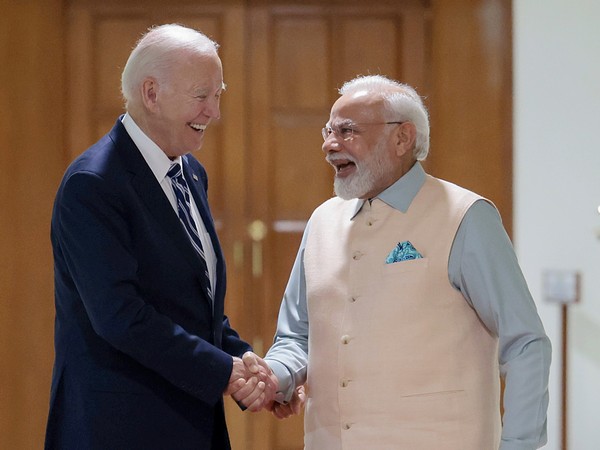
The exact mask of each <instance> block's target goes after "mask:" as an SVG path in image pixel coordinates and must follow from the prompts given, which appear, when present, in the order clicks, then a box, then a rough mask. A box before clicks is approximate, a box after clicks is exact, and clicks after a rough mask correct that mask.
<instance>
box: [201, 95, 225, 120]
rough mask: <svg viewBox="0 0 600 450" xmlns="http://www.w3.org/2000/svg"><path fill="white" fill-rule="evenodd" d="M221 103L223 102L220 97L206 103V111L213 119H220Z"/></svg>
mask: <svg viewBox="0 0 600 450" xmlns="http://www.w3.org/2000/svg"><path fill="white" fill-rule="evenodd" d="M220 103H221V102H220V100H219V99H218V98H214V99H212V100H210V101H209V102H208V103H207V105H206V109H205V111H204V113H205V114H206V115H207V116H208V117H210V118H211V119H219V118H220V117H221V106H220Z"/></svg>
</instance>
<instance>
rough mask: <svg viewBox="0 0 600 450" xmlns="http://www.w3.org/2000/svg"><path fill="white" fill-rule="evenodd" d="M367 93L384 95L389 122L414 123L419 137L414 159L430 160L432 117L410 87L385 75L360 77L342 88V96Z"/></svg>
mask: <svg viewBox="0 0 600 450" xmlns="http://www.w3.org/2000/svg"><path fill="white" fill-rule="evenodd" d="M361 90H365V91H368V92H372V93H374V94H378V95H381V97H382V98H383V101H384V105H385V109H386V112H387V113H388V114H390V118H389V119H390V120H398V121H406V122H412V123H414V124H415V127H416V129H417V138H416V142H415V149H414V156H415V158H416V159H417V160H418V161H422V160H424V159H425V158H427V154H428V153H429V115H428V113H427V108H425V105H424V104H423V100H422V99H421V97H420V96H419V94H418V93H417V91H416V90H415V89H414V88H413V87H411V86H409V85H408V84H404V83H400V82H398V81H395V80H392V79H390V78H387V77H385V76H383V75H366V76H359V77H356V78H354V79H353V80H350V81H347V82H346V83H344V85H343V86H342V87H341V88H340V89H339V93H340V95H344V94H351V93H354V92H357V91H361Z"/></svg>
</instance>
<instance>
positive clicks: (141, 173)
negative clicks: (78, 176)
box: [109, 120, 210, 302]
mask: <svg viewBox="0 0 600 450" xmlns="http://www.w3.org/2000/svg"><path fill="white" fill-rule="evenodd" d="M109 135H110V138H111V139H112V140H113V142H114V143H115V145H116V147H117V148H119V151H120V154H121V157H122V160H123V163H124V165H125V167H126V169H127V170H128V171H129V173H130V174H131V185H132V187H133V188H134V190H135V191H136V193H137V195H138V196H139V197H140V199H141V200H142V202H143V203H144V204H145V205H146V208H147V209H148V211H150V213H151V214H152V216H153V217H154V219H155V220H156V222H158V223H159V224H160V226H161V227H162V228H163V230H164V234H165V236H166V239H167V240H169V241H170V242H171V243H172V245H173V246H174V247H175V248H177V249H178V250H179V251H180V252H181V253H182V255H183V256H184V258H185V260H186V261H187V262H188V263H189V264H190V266H191V267H192V269H193V270H194V271H195V272H196V273H197V274H198V278H199V279H200V281H204V279H203V276H201V274H202V272H201V270H203V269H202V267H204V263H203V262H202V260H201V259H200V256H199V255H198V254H197V253H196V251H195V250H194V248H193V247H192V245H191V244H190V239H189V237H188V235H187V234H186V232H185V229H184V228H183V226H182V225H181V222H180V220H179V217H178V216H177V214H176V213H175V211H174V210H173V207H172V206H171V203H170V202H169V200H168V199H167V197H166V196H165V193H164V191H163V190H162V187H161V186H160V184H159V183H158V182H157V180H156V177H155V176H154V174H153V173H152V170H150V167H148V164H146V161H145V160H144V157H143V156H142V154H141V153H140V151H139V150H138V148H137V147H136V145H135V144H134V143H133V141H132V140H131V138H130V137H129V134H127V131H126V130H125V127H124V126H123V124H122V123H121V121H120V120H118V121H117V124H116V125H115V126H114V127H113V129H112V130H111V132H110V134H109ZM203 294H204V296H205V297H206V299H207V301H209V302H210V299H209V298H208V294H206V293H205V292H203Z"/></svg>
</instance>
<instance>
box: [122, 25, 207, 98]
mask: <svg viewBox="0 0 600 450" xmlns="http://www.w3.org/2000/svg"><path fill="white" fill-rule="evenodd" d="M218 48H219V44H217V43H216V42H214V41H213V40H212V39H210V38H208V37H207V36H206V35H204V34H202V33H200V32H199V31H196V30H193V29H191V28H187V27H184V26H182V25H178V24H166V25H160V26H154V27H151V28H149V29H148V31H147V32H146V33H145V34H144V35H143V36H142V37H141V39H140V40H139V41H138V42H137V44H136V46H135V48H134V49H133V51H132V52H131V54H130V55H129V59H128V60H127V63H126V64H125V68H124V69H123V73H122V74H121V93H122V94H123V98H124V99H125V107H126V108H128V106H129V104H130V103H131V102H132V101H135V100H136V95H139V94H138V92H139V87H140V85H141V83H142V82H143V80H144V78H146V77H148V76H153V77H155V78H157V79H158V81H159V82H162V83H166V82H167V80H168V75H169V71H170V70H171V69H172V67H173V65H174V64H176V63H177V61H178V60H180V58H181V57H182V55H184V54H212V53H216V52H217V49H218Z"/></svg>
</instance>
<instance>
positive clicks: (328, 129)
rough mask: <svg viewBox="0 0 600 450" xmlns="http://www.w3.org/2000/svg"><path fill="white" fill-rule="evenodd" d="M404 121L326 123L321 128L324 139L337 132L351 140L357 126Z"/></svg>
mask: <svg viewBox="0 0 600 450" xmlns="http://www.w3.org/2000/svg"><path fill="white" fill-rule="evenodd" d="M402 123H404V122H373V123H352V124H342V125H336V126H333V127H332V126H330V125H325V126H324V127H323V128H322V129H321V134H322V135H323V140H324V141H326V140H327V138H328V137H329V136H331V135H332V134H335V135H336V136H338V137H339V138H341V139H342V140H343V141H346V142H348V141H351V140H352V139H354V132H355V131H356V128H357V127H359V126H366V125H392V124H402Z"/></svg>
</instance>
